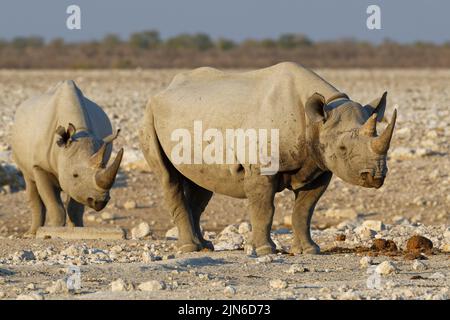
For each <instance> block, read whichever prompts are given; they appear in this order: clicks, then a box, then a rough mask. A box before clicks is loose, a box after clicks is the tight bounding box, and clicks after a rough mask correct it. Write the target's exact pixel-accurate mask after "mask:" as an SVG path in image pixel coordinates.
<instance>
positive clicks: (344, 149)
mask: <svg viewBox="0 0 450 320" xmlns="http://www.w3.org/2000/svg"><path fill="white" fill-rule="evenodd" d="M339 150H341V151H342V152H345V151H347V148H346V147H345V146H339Z"/></svg>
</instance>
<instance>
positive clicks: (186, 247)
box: [178, 243, 201, 253]
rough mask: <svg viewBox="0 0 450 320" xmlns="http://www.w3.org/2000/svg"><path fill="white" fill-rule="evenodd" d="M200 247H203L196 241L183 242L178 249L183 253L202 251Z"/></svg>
mask: <svg viewBox="0 0 450 320" xmlns="http://www.w3.org/2000/svg"><path fill="white" fill-rule="evenodd" d="M200 249H201V248H200V246H199V245H198V244H195V243H188V244H183V245H180V246H179V247H178V250H180V251H181V252H183V253H188V252H195V251H200Z"/></svg>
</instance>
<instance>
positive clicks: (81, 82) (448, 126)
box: [0, 70, 450, 299]
mask: <svg viewBox="0 0 450 320" xmlns="http://www.w3.org/2000/svg"><path fill="white" fill-rule="evenodd" d="M177 72H178V71H177V70H135V71H15V70H2V71H0V116H1V117H0V123H1V126H0V160H1V161H3V162H4V163H8V164H12V162H11V159H10V157H9V155H10V147H9V137H10V134H9V132H10V127H11V125H12V123H13V118H14V111H15V109H16V107H17V106H18V105H19V104H20V103H21V102H22V101H23V100H25V99H27V98H28V97H31V96H33V95H35V94H38V93H41V92H43V91H45V90H47V89H48V88H49V87H50V86H52V85H54V84H55V83H56V82H58V81H60V80H63V79H73V80H75V81H76V82H77V84H78V86H79V87H80V88H81V89H82V90H83V92H84V94H85V95H86V96H87V97H89V98H91V99H93V100H94V101H96V102H97V103H98V104H99V105H101V106H102V107H103V108H104V109H105V111H106V112H107V113H108V115H109V116H110V117H111V119H112V120H113V122H114V124H115V125H116V126H117V127H118V128H119V127H120V128H121V129H122V131H121V136H120V138H119V139H118V140H117V143H115V150H118V148H119V147H121V146H124V147H125V159H124V165H123V170H122V171H121V172H120V176H119V178H118V179H117V182H116V186H115V188H114V189H113V190H112V195H111V196H112V200H111V201H110V203H109V204H108V206H107V207H106V208H105V209H104V210H103V211H102V212H99V213H96V212H94V211H92V210H87V211H86V213H85V224H86V225H87V226H109V225H115V226H120V227H123V228H125V229H126V230H127V231H128V237H130V234H131V232H129V231H130V230H131V228H133V227H135V226H137V225H139V224H140V223H142V222H146V223H148V224H149V226H150V229H151V234H150V235H148V236H147V237H145V238H144V239H142V240H123V241H109V242H107V241H63V240H55V239H50V240H25V239H21V235H22V234H23V232H25V231H26V230H27V228H28V226H29V223H30V213H29V210H28V207H27V204H26V199H25V192H24V191H23V190H19V191H18V192H11V190H10V189H11V188H10V187H9V186H8V185H5V186H3V190H2V194H0V298H8V299H11V298H12V299H14V298H17V297H19V298H30V297H34V298H42V297H43V298H45V299H52V298H70V299H73V298H74V299H77V298H83V299H97V298H98V299H104V298H130V299H134V298H164V299H166V298H173V299H178V298H193V299H194V298H195V299H198V298H204V299H207V298H226V297H232V298H244V299H246V298H263V299H264V298H267V299H274V298H294V299H308V298H329V299H358V298H361V299H367V298H385V299H391V298H399V299H400V298H405V299H411V298H426V299H445V298H447V297H448V296H449V295H450V294H449V293H448V287H449V280H448V276H449V275H450V269H449V255H448V253H445V251H448V249H449V243H450V241H449V240H450V239H449V238H450V231H449V229H448V226H449V219H450V214H449V211H450V206H449V204H450V192H449V191H450V176H449V173H450V160H449V151H450V150H449V137H450V123H449V122H450V106H449V104H450V102H449V98H450V96H449V95H450V90H449V89H450V70H318V72H319V74H320V75H321V76H323V77H324V78H325V79H327V80H328V81H329V82H331V83H333V84H334V85H335V86H336V87H338V88H339V89H341V90H343V91H344V92H346V93H347V94H349V96H350V97H351V98H352V99H354V100H356V101H360V102H361V103H365V102H369V101H371V100H372V99H374V98H376V97H379V96H380V95H381V94H382V93H383V92H384V91H385V90H387V91H388V92H389V94H388V109H387V115H388V118H390V114H391V112H392V110H393V107H394V105H397V108H398V113H399V117H398V121H397V128H396V133H395V134H394V139H393V142H392V147H391V153H390V159H389V162H388V165H389V173H388V178H387V180H386V182H385V184H384V186H383V187H382V188H380V189H379V190H374V189H362V188H360V187H355V186H351V185H348V184H346V183H344V182H342V181H341V180H339V179H337V178H333V181H332V183H331V184H330V187H329V188H328V190H327V191H326V193H325V195H324V196H323V197H322V199H321V200H320V202H319V204H318V206H317V208H316V213H315V216H314V218H313V230H314V238H315V240H316V241H317V242H318V243H319V245H321V247H322V249H323V250H326V249H329V248H332V247H335V246H339V247H346V248H355V247H357V246H370V245H371V243H372V242H373V240H374V239H375V238H381V237H382V238H386V239H392V240H394V242H396V244H397V246H398V247H399V248H404V246H405V243H406V240H407V239H408V238H409V237H410V236H412V235H414V234H421V235H423V236H425V237H427V238H429V239H431V240H432V241H433V244H434V248H435V249H436V251H435V252H434V253H433V254H426V257H427V258H428V260H425V261H424V265H425V267H423V266H422V265H421V264H420V263H418V262H417V261H414V260H408V259H405V258H404V256H403V253H402V254H397V255H394V256H392V255H386V254H384V253H383V254H381V255H378V256H376V257H374V258H373V261H372V264H370V265H373V266H376V265H377V264H379V263H380V262H382V261H390V263H391V264H392V265H393V266H394V267H395V268H396V270H395V271H393V272H391V273H389V274H388V275H383V274H381V276H380V277H381V278H380V279H381V285H380V286H379V288H378V289H377V288H375V289H373V288H372V289H371V288H368V286H367V283H366V282H367V279H368V277H370V270H372V269H373V268H372V267H371V266H369V267H367V266H364V263H363V267H361V266H360V259H361V257H362V256H364V255H367V253H364V252H358V253H354V252H347V253H337V252H335V251H334V252H333V253H331V252H329V253H326V254H323V255H319V256H290V255H287V254H281V253H280V254H279V255H275V256H273V257H272V258H271V259H269V260H270V261H259V260H257V259H256V258H254V257H248V256H247V255H246V254H245V252H244V251H242V250H235V251H218V252H214V253H206V252H202V253H195V254H189V255H181V254H178V253H176V250H175V249H174V248H173V244H174V241H172V240H169V241H166V240H165V236H164V235H165V233H166V231H167V230H168V229H170V228H171V227H172V224H171V222H170V217H169V215H168V212H167V211H166V210H165V209H164V207H163V204H162V201H161V190H160V188H159V184H158V181H157V177H156V176H155V175H154V174H153V173H152V172H149V170H148V169H147V168H146V166H145V164H143V162H142V155H141V154H140V152H139V150H138V138H137V130H138V126H139V123H140V119H141V117H142V114H143V110H144V106H145V103H146V100H147V99H148V98H149V97H150V96H151V95H152V94H154V93H156V92H158V91H159V90H161V89H163V88H164V87H165V86H166V85H167V84H168V83H169V82H170V80H171V79H172V77H173V76H174V74H176V73H177ZM245 205H246V201H245V200H237V199H231V198H228V197H225V196H221V195H216V196H214V198H213V200H212V201H211V202H210V204H209V206H208V207H207V209H206V212H205V213H204V214H203V219H202V225H203V228H204V230H205V231H207V232H210V237H211V238H212V239H214V238H216V241H218V242H220V239H221V234H220V232H221V231H222V230H223V229H224V228H225V227H227V226H229V225H231V224H237V225H239V224H240V223H242V222H244V221H248V219H249V217H248V215H247V210H246V206H245ZM292 207H293V195H292V194H291V193H289V192H282V193H280V194H279V195H277V197H276V214H275V219H274V230H278V231H277V232H278V234H275V235H274V236H275V237H276V238H277V239H278V240H279V245H280V249H281V250H289V237H291V234H290V230H289V215H290V212H291V210H292ZM367 220H374V221H375V222H377V223H378V222H380V221H382V222H383V226H382V227H380V228H378V227H373V226H372V227H371V228H369V231H367V230H366V229H368V228H362V227H361V226H363V223H364V221H367ZM377 223H374V224H375V225H379V224H377ZM235 233H236V234H239V233H237V232H235ZM339 234H345V235H346V238H347V239H346V240H345V241H340V242H337V241H335V238H336V236H337V235H339ZM242 235H243V241H244V242H242V243H239V244H238V245H237V247H239V248H241V247H243V245H244V244H243V243H245V240H246V237H245V235H246V234H245V233H242ZM225 238H226V237H225ZM222 239H224V238H222ZM238 242H239V241H238ZM151 244H156V247H150V246H151ZM118 246H119V247H120V248H121V249H118ZM219 247H220V246H219ZM67 248H69V249H67ZM23 250H25V252H22V251H23ZM64 250H69V251H75V252H64ZM28 251H31V252H32V254H33V255H34V257H32V256H30V255H29V253H28ZM46 251H48V252H47V253H46V254H44V253H42V252H46ZM145 252H149V254H150V253H151V254H150V255H151V256H152V257H156V258H154V259H159V258H161V259H162V260H161V261H150V260H152V259H153V258H152V259H150V258H148V257H147V258H144V256H145ZM172 254H175V256H172ZM98 255H100V256H104V257H103V258H99V257H98ZM80 259H81V260H80ZM414 263H415V265H414V266H413V264H414ZM70 264H76V265H80V266H81V279H82V288H81V289H80V290H76V292H74V293H69V294H66V293H64V292H60V291H58V290H52V289H51V288H50V289H49V287H51V285H52V283H53V282H54V281H57V280H58V279H62V278H64V276H65V272H66V271H65V270H66V269H65V268H66V267H67V266H68V265H70ZM292 264H294V265H296V266H301V268H303V269H305V268H306V272H305V270H303V271H299V272H295V273H288V272H285V271H287V270H289V268H290V266H291V265H292ZM294 268H295V267H294ZM301 268H300V269H301ZM372 271H373V270H372ZM368 272H369V273H368ZM374 272H375V271H374ZM417 276H420V277H422V278H418V279H417ZM119 278H121V279H123V280H124V282H125V283H126V286H125V287H127V286H128V289H130V288H131V287H132V286H134V287H135V289H133V290H128V291H126V290H125V289H123V290H122V291H114V292H112V291H111V282H112V281H114V280H116V279H119ZM274 279H275V280H279V281H278V282H279V283H278V282H275V283H272V284H271V283H270V281H271V280H274ZM149 280H158V281H164V284H163V285H162V286H163V287H165V289H163V290H156V289H155V290H156V291H145V290H140V289H139V288H138V285H139V284H140V283H143V282H146V281H149ZM283 281H286V286H285V284H284V282H283ZM153 289H154V288H153Z"/></svg>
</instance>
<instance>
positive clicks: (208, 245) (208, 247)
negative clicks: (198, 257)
mask: <svg viewBox="0 0 450 320" xmlns="http://www.w3.org/2000/svg"><path fill="white" fill-rule="evenodd" d="M202 250H204V251H214V245H213V243H212V242H211V241H207V240H203V241H202Z"/></svg>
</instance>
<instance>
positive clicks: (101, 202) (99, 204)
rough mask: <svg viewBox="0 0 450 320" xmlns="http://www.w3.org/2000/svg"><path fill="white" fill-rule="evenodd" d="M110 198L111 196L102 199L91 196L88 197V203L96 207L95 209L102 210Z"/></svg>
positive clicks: (93, 207)
mask: <svg viewBox="0 0 450 320" xmlns="http://www.w3.org/2000/svg"><path fill="white" fill-rule="evenodd" d="M109 199H110V198H109V196H106V197H105V198H104V199H102V200H94V198H91V197H89V198H87V203H88V206H89V207H91V208H92V209H94V210H95V211H100V210H102V209H103V208H104V207H106V205H107V204H108V201H109Z"/></svg>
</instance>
